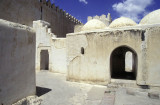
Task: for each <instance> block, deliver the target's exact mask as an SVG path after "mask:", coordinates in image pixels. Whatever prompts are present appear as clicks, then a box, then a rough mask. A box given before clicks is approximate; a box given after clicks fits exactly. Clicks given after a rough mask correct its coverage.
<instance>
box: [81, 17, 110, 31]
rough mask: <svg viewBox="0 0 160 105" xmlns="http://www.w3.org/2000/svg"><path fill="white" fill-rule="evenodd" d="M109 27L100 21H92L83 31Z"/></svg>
mask: <svg viewBox="0 0 160 105" xmlns="http://www.w3.org/2000/svg"><path fill="white" fill-rule="evenodd" d="M106 27H107V26H106V25H105V24H104V23H103V22H101V21H100V20H97V19H92V20H90V21H88V22H87V23H86V24H85V25H84V26H83V27H82V29H81V30H82V31H88V30H95V29H104V28H106Z"/></svg>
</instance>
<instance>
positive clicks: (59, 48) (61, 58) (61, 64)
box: [52, 38, 67, 74]
mask: <svg viewBox="0 0 160 105" xmlns="http://www.w3.org/2000/svg"><path fill="white" fill-rule="evenodd" d="M52 41H53V42H52V68H53V69H52V70H53V72H58V73H65V74H66V72H67V56H66V55H67V53H66V38H53V39H52Z"/></svg>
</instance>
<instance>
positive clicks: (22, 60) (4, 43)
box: [0, 19, 36, 105]
mask: <svg viewBox="0 0 160 105" xmlns="http://www.w3.org/2000/svg"><path fill="white" fill-rule="evenodd" d="M0 62H1V63H0V104H1V105H11V104H12V103H14V102H16V101H18V100H20V99H22V98H24V97H27V96H30V95H34V94H35V92H36V83H35V32H34V31H33V29H32V28H30V27H27V26H24V25H20V24H16V23H12V22H9V21H5V20H2V19H0Z"/></svg>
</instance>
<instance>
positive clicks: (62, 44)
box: [33, 20, 67, 73]
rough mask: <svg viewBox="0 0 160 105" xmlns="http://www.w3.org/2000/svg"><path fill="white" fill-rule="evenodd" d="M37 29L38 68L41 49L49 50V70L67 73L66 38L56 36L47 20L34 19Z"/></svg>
mask: <svg viewBox="0 0 160 105" xmlns="http://www.w3.org/2000/svg"><path fill="white" fill-rule="evenodd" d="M33 27H34V29H35V30H36V36H37V37H36V70H40V62H41V59H40V57H41V55H40V53H41V51H42V50H48V53H49V71H51V72H58V73H66V71H67V66H66V38H56V35H54V34H53V33H52V31H51V28H49V27H50V24H49V23H48V22H45V21H40V20H39V21H34V23H33Z"/></svg>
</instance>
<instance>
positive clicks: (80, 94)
mask: <svg viewBox="0 0 160 105" xmlns="http://www.w3.org/2000/svg"><path fill="white" fill-rule="evenodd" d="M65 77H66V75H65V74H57V73H51V72H49V71H40V72H37V73H36V83H37V95H38V99H39V100H42V101H41V105H160V99H159V96H154V94H153V95H152V96H153V97H149V96H148V93H147V92H146V91H144V90H143V89H141V90H137V89H135V88H118V89H113V88H111V87H110V88H107V86H99V85H91V84H85V83H77V82H69V81H66V78H65ZM110 90H112V91H110ZM113 90H114V91H113ZM115 91H116V92H115Z"/></svg>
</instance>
